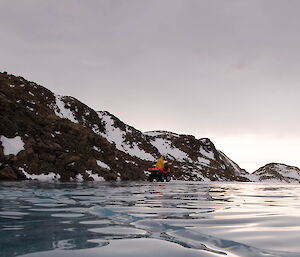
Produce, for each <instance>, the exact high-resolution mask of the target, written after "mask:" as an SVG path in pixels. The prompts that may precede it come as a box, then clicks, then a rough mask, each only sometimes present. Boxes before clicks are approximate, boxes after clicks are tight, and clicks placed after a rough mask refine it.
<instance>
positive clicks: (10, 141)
mask: <svg viewBox="0 0 300 257" xmlns="http://www.w3.org/2000/svg"><path fill="white" fill-rule="evenodd" d="M0 141H1V142H2V146H3V152H4V155H10V154H14V155H17V154H18V153H19V152H20V151H22V150H24V142H23V140H22V138H21V137H20V136H16V137H14V138H7V137H5V136H0Z"/></svg>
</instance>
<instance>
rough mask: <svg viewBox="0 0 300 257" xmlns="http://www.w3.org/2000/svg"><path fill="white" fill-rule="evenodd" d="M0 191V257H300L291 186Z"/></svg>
mask: <svg viewBox="0 0 300 257" xmlns="http://www.w3.org/2000/svg"><path fill="white" fill-rule="evenodd" d="M0 191H1V192H0V207H1V209H0V237H1V242H0V256H20V255H25V254H26V256H68V255H71V254H72V257H73V256H76V255H77V256H120V255H118V254H121V253H123V254H124V255H122V256H126V255H125V253H128V254H129V253H130V254H132V255H131V256H137V255H139V256H140V257H143V256H150V255H149V253H151V251H152V250H151V249H154V248H155V250H156V249H157V250H158V251H159V250H160V251H161V253H164V252H169V254H165V255H163V254H161V255H160V256H224V255H226V254H227V256H266V255H267V256H299V254H300V246H299V244H298V241H299V239H300V226H299V225H298V224H300V212H299V205H300V202H299V195H300V194H299V192H300V186H297V185H286V184H278V185H272V186H270V184H259V183H256V184H255V183H201V182H170V183H147V182H135V183H133V182H122V183H121V182H119V183H108V182H101V183H81V184H79V183H78V184H76V183H56V184H55V183H52V184H51V183H38V182H24V183H8V182H5V183H4V182H2V183H1V187H0ZM135 242H139V244H143V245H144V247H145V248H144V249H146V250H143V251H142V250H141V248H140V246H139V245H136V244H135ZM151 242H152V243H155V247H153V246H152V247H151V246H150V245H151ZM112 246H114V247H115V248H113V247H112ZM71 249H72V250H73V251H72V252H69V251H68V250H71ZM116 249H118V250H116ZM167 249H168V251H167ZM75 250H76V251H75ZM148 250H149V252H145V251H148ZM104 253H105V254H104ZM171 253H172V254H171ZM80 254H82V255H80ZM97 254H98V255H97ZM135 254H136V255H135ZM180 254H181V255H180ZM151 256H153V255H151Z"/></svg>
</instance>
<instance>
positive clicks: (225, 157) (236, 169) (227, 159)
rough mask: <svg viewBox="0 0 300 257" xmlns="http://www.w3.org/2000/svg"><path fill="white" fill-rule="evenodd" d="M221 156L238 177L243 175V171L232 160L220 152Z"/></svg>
mask: <svg viewBox="0 0 300 257" xmlns="http://www.w3.org/2000/svg"><path fill="white" fill-rule="evenodd" d="M219 154H220V156H221V157H222V158H223V161H225V162H227V163H229V164H230V165H231V166H232V167H233V168H234V170H235V173H236V175H240V174H241V170H240V168H239V166H238V165H237V164H236V163H234V162H233V161H232V160H230V159H229V158H228V157H227V156H226V155H225V154H224V153H223V152H221V151H219Z"/></svg>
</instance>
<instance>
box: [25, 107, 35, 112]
mask: <svg viewBox="0 0 300 257" xmlns="http://www.w3.org/2000/svg"><path fill="white" fill-rule="evenodd" d="M26 108H27V109H28V110H30V111H32V112H34V111H35V110H34V109H33V108H31V107H29V106H26Z"/></svg>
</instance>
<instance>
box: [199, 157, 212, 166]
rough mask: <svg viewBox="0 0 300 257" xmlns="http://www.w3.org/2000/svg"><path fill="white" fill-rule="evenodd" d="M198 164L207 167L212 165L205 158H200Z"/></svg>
mask: <svg viewBox="0 0 300 257" xmlns="http://www.w3.org/2000/svg"><path fill="white" fill-rule="evenodd" d="M198 162H199V163H201V164H204V165H205V166H209V165H210V160H208V159H205V158H203V157H198Z"/></svg>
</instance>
